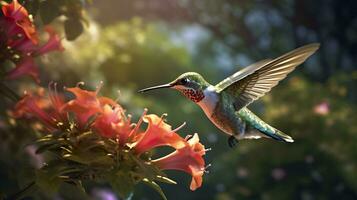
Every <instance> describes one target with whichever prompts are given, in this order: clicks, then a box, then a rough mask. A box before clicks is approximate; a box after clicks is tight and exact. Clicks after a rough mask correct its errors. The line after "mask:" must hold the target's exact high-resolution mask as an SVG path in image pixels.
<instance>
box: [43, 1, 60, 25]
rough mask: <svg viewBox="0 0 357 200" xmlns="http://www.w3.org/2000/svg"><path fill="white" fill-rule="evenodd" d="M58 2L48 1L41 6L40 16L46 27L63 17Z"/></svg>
mask: <svg viewBox="0 0 357 200" xmlns="http://www.w3.org/2000/svg"><path fill="white" fill-rule="evenodd" d="M56 1H57V0H47V1H42V2H41V4H40V16H41V19H42V22H43V23H44V24H45V25H46V24H49V23H51V22H52V21H53V20H54V19H55V18H56V17H59V16H60V15H61V11H60V10H59V9H60V6H59V5H58V2H56Z"/></svg>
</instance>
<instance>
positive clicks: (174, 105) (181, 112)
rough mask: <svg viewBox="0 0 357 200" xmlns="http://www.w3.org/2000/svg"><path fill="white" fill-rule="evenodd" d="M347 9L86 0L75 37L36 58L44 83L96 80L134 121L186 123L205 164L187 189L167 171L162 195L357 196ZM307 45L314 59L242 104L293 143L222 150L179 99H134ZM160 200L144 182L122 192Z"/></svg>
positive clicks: (271, 0)
mask: <svg viewBox="0 0 357 200" xmlns="http://www.w3.org/2000/svg"><path fill="white" fill-rule="evenodd" d="M356 10H357V2H356V1H354V0H346V1H338V0H315V1H310V0H250V1H249V0H240V1H234V0H205V1H203V0H150V1H148V0H130V1H125V0H105V1H101V0H93V3H92V4H89V5H87V13H86V15H87V18H88V20H89V26H88V27H87V29H86V32H85V33H84V34H83V35H82V36H81V37H79V38H78V39H77V40H76V41H75V42H68V43H65V48H66V51H64V52H63V53H54V54H52V55H50V56H48V57H47V58H46V59H44V60H43V61H42V62H43V65H45V66H46V68H44V69H42V70H43V71H45V72H44V73H42V75H43V77H42V79H43V80H47V81H43V85H44V86H46V85H47V83H48V82H49V81H51V80H56V81H58V82H59V83H60V84H62V85H67V86H73V85H75V84H76V83H77V82H79V81H84V82H86V83H87V85H88V87H89V88H94V87H95V86H96V85H97V84H98V83H99V82H100V81H104V87H103V89H102V91H101V92H102V94H103V95H107V96H111V97H113V98H114V99H115V98H116V97H117V96H118V95H119V102H120V103H121V104H123V106H124V107H125V108H127V111H128V113H132V114H133V115H134V118H135V119H137V117H138V116H139V115H140V114H141V113H142V111H143V109H144V108H149V112H150V113H156V114H158V115H160V114H163V113H168V114H169V115H168V117H167V119H168V122H169V123H170V124H171V125H173V126H175V127H177V126H179V125H180V124H182V122H184V121H186V122H187V125H186V126H185V127H184V128H183V129H181V130H180V133H181V135H186V134H191V133H195V132H198V133H199V134H200V138H201V140H202V141H203V144H205V146H206V147H207V148H212V150H211V151H209V152H208V153H207V156H206V162H207V163H210V164H211V167H210V168H209V169H208V170H209V173H207V174H205V176H204V183H203V186H202V188H200V189H198V190H197V191H195V192H191V191H189V187H188V184H189V181H190V177H189V176H187V175H186V174H184V173H170V172H168V174H169V175H170V176H171V177H173V178H174V179H175V180H177V182H179V184H178V185H162V187H163V190H164V191H165V193H166V194H167V197H168V199H187V200H188V199H215V200H233V199H264V200H269V199H274V200H279V199H302V200H312V199H344V200H345V199H357V151H356V144H357V117H356V113H357V109H356V106H357V105H356V102H357V90H356V87H357V65H356V63H357V12H356ZM312 42H319V43H321V48H320V49H319V50H318V52H317V53H316V54H314V55H313V56H312V57H311V58H310V59H309V60H308V61H307V62H305V63H304V64H303V65H301V66H299V67H298V68H297V69H296V70H295V71H294V72H292V73H291V74H290V75H289V76H288V77H287V78H286V79H285V80H284V81H282V82H281V83H280V84H279V85H278V86H276V87H275V88H274V89H273V90H272V91H271V92H270V93H269V94H268V95H266V96H264V97H263V98H261V99H260V100H259V101H258V102H255V103H253V104H252V105H250V106H249V108H251V109H252V110H253V111H254V112H256V114H257V115H258V116H260V117H261V118H262V119H264V120H265V121H267V122H268V123H270V124H271V125H273V126H274V127H277V128H278V129H280V130H282V131H283V132H285V133H288V134H289V135H291V136H292V137H293V138H294V139H295V143H292V144H287V143H280V142H276V141H274V140H268V139H261V140H244V141H241V142H240V143H239V144H238V145H237V146H236V148H233V149H231V148H229V147H228V145H227V137H226V136H225V135H224V134H222V132H221V131H220V130H218V129H217V128H216V127H215V126H214V125H212V124H211V122H210V121H209V120H208V119H207V118H206V116H205V115H204V113H203V111H202V110H200V108H199V107H198V106H196V105H195V104H194V103H192V102H190V101H188V100H186V99H185V98H184V97H183V96H181V94H179V93H177V92H175V91H170V90H160V91H153V92H150V93H146V94H139V93H137V92H136V91H137V90H138V89H141V88H145V87H148V86H152V85H156V84H160V83H166V82H168V81H171V80H173V79H174V78H175V77H176V76H178V75H179V74H181V73H183V72H186V71H195V72H199V73H200V74H202V75H203V76H204V77H205V78H206V80H208V81H209V82H210V83H211V84H216V83H218V82H219V81H220V80H222V79H224V78H225V77H227V76H229V75H231V74H233V73H234V72H236V71H238V70H239V69H241V68H242V67H245V66H247V65H249V64H251V63H253V62H255V61H258V60H262V59H266V58H275V57H278V56H280V55H282V54H283V53H286V52H288V51H290V50H292V49H294V48H297V47H299V46H302V45H305V44H308V43H312ZM118 90H120V94H118V93H117V91H118ZM134 121H135V120H134ZM103 188H105V189H103ZM64 191H65V189H64ZM91 192H92V193H93V196H95V197H96V198H97V199H104V198H101V195H102V196H106V195H107V199H110V198H112V199H115V198H116V197H114V196H111V197H108V195H109V196H110V195H111V192H110V189H108V188H106V187H105V185H103V186H93V189H92V190H91ZM69 195H71V194H69V193H68V192H63V193H62V194H61V195H60V196H61V198H63V199H71V198H70V197H69ZM159 198H160V197H159V196H158V195H157V194H156V193H155V192H154V191H152V190H151V189H150V188H146V187H144V186H139V187H137V188H136V190H135V193H134V196H133V199H138V200H151V199H159Z"/></svg>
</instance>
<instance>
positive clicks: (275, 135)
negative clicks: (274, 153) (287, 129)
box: [263, 128, 294, 142]
mask: <svg viewBox="0 0 357 200" xmlns="http://www.w3.org/2000/svg"><path fill="white" fill-rule="evenodd" d="M273 129H274V130H273V131H274V133H271V132H270V131H266V132H263V133H264V134H266V135H268V136H269V137H271V138H273V139H275V140H278V141H282V142H294V139H293V138H292V137H290V136H289V135H287V134H285V133H283V132H281V131H279V130H278V129H275V128H273Z"/></svg>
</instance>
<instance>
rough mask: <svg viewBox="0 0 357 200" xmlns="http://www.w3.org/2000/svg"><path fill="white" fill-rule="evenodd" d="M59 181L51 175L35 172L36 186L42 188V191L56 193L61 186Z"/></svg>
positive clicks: (42, 171)
mask: <svg viewBox="0 0 357 200" xmlns="http://www.w3.org/2000/svg"><path fill="white" fill-rule="evenodd" d="M61 182H62V181H61V179H60V178H58V177H57V176H53V175H52V174H51V173H49V172H47V171H45V170H41V169H40V170H37V172H36V185H38V186H39V187H40V188H42V190H43V191H46V192H49V193H50V194H54V193H56V192H57V191H58V189H59V186H60V184H61Z"/></svg>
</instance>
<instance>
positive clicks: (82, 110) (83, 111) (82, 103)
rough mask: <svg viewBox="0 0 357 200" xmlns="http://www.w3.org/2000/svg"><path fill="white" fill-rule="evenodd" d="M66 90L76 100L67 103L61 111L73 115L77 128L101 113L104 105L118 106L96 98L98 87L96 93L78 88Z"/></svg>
mask: <svg viewBox="0 0 357 200" xmlns="http://www.w3.org/2000/svg"><path fill="white" fill-rule="evenodd" d="M66 90H67V91H69V92H71V93H73V94H74V95H75V96H76V98H75V99H73V100H71V101H69V102H67V103H66V105H65V106H64V107H63V108H62V109H63V110H64V111H67V112H73V113H74V114H75V116H76V119H77V125H78V127H79V128H84V127H85V125H86V124H87V122H88V120H89V119H90V118H91V117H93V116H94V115H96V114H99V113H103V108H104V106H105V105H109V106H118V105H117V103H116V102H115V101H113V100H111V99H109V98H106V97H99V98H98V97H97V94H98V92H99V90H100V87H98V89H97V90H96V91H87V90H83V89H81V88H80V87H78V86H77V87H74V88H67V89H66ZM107 113H108V110H107Z"/></svg>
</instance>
